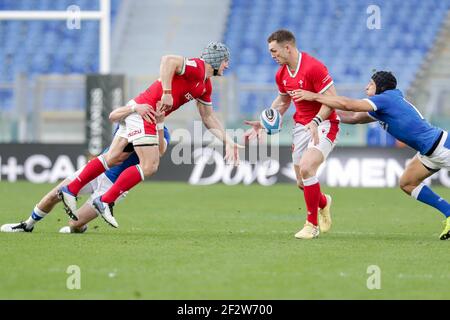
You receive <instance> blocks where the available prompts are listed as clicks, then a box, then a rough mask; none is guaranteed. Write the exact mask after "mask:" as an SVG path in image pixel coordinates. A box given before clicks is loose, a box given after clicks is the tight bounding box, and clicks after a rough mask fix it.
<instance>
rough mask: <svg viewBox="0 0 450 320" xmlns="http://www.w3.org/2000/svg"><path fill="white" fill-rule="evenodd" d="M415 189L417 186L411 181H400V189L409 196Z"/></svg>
mask: <svg viewBox="0 0 450 320" xmlns="http://www.w3.org/2000/svg"><path fill="white" fill-rule="evenodd" d="M415 187H417V186H416V185H414V183H412V182H411V181H409V180H407V179H400V189H402V190H403V191H404V192H405V193H407V194H411V193H412V191H413V190H414V188H415Z"/></svg>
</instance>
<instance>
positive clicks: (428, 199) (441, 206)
mask: <svg viewBox="0 0 450 320" xmlns="http://www.w3.org/2000/svg"><path fill="white" fill-rule="evenodd" d="M411 196H412V197H413V198H415V199H417V200H419V201H420V202H423V203H426V204H427V205H429V206H432V207H433V208H436V209H438V210H439V211H440V212H442V214H443V215H444V216H445V217H446V218H448V217H450V204H449V203H448V202H447V201H445V200H444V199H443V198H441V197H440V196H438V195H437V194H436V193H434V192H433V190H431V189H430V188H429V187H428V186H426V185H425V184H423V183H421V184H420V185H419V186H417V187H416V188H415V189H414V190H413V192H412V193H411Z"/></svg>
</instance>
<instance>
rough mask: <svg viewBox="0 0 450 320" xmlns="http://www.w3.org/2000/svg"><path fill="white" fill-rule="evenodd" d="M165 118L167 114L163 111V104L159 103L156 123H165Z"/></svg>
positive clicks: (157, 104)
mask: <svg viewBox="0 0 450 320" xmlns="http://www.w3.org/2000/svg"><path fill="white" fill-rule="evenodd" d="M165 116H166V113H165V112H163V111H162V103H161V101H158V102H157V103H156V112H155V119H156V123H164V118H165Z"/></svg>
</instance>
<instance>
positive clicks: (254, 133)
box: [244, 120, 263, 141]
mask: <svg viewBox="0 0 450 320" xmlns="http://www.w3.org/2000/svg"><path fill="white" fill-rule="evenodd" d="M244 123H245V124H246V125H248V126H251V128H250V129H248V130H247V131H245V133H244V139H245V141H250V140H253V139H255V138H256V139H257V140H259V138H260V136H261V131H262V129H263V127H262V125H261V122H259V121H249V120H245V121H244Z"/></svg>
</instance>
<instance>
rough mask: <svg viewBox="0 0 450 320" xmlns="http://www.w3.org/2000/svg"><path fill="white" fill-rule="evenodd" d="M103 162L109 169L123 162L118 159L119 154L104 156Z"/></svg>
mask: <svg viewBox="0 0 450 320" xmlns="http://www.w3.org/2000/svg"><path fill="white" fill-rule="evenodd" d="M105 160H106V164H107V165H108V167H109V168H112V167H114V166H117V165H119V164H121V163H122V162H123V160H122V159H121V157H120V154H118V155H114V154H111V155H106V156H105Z"/></svg>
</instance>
